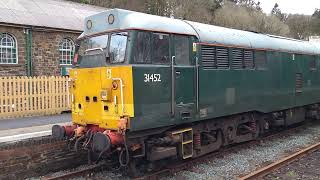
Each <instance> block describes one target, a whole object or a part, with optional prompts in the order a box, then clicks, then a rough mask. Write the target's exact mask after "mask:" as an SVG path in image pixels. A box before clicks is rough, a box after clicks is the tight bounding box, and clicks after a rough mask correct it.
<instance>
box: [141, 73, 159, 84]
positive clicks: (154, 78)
mask: <svg viewBox="0 0 320 180" xmlns="http://www.w3.org/2000/svg"><path fill="white" fill-rule="evenodd" d="M144 82H161V74H144Z"/></svg>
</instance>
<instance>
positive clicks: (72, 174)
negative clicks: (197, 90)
mask: <svg viewBox="0 0 320 180" xmlns="http://www.w3.org/2000/svg"><path fill="white" fill-rule="evenodd" d="M308 125H309V124H308V123H307V124H303V125H301V126H297V127H293V128H289V129H286V130H283V131H280V132H277V133H275V134H270V135H267V136H264V137H262V138H259V139H257V140H254V141H249V142H244V143H240V144H236V145H232V146H227V147H223V148H222V149H220V150H219V151H216V152H212V153H209V154H207V155H204V156H201V157H199V158H197V159H190V160H186V161H183V162H177V163H176V164H172V165H170V166H168V167H166V168H164V169H161V170H159V171H156V172H152V173H149V174H146V175H144V176H142V177H139V178H135V179H136V180H155V179H158V178H159V177H162V176H164V175H172V174H174V173H177V172H179V171H182V170H185V169H188V168H189V167H191V166H193V165H194V164H197V163H203V162H207V161H208V159H210V158H213V157H215V156H219V155H221V154H223V153H228V152H233V151H236V150H237V149H241V148H245V147H248V146H250V145H255V144H258V143H260V141H262V140H268V139H273V138H279V137H281V136H285V135H286V134H289V133H290V132H294V131H297V130H300V129H303V128H304V127H306V126H308ZM314 148H320V143H319V145H317V147H314ZM314 150H316V149H314ZM314 150H309V152H313V151H314ZM284 164H285V163H284ZM270 166H271V165H270ZM102 170H106V166H105V164H99V165H91V166H88V167H85V168H83V169H80V170H74V171H73V170H71V171H69V172H66V173H62V174H61V175H58V176H52V177H50V176H45V177H43V178H41V179H45V180H57V179H70V178H76V177H90V175H91V174H92V173H94V172H100V171H102ZM265 172H267V171H265ZM250 175H251V174H250ZM252 175H253V174H252ZM245 177H247V176H245ZM245 177H243V178H245ZM255 177H257V176H255ZM255 177H252V178H250V177H249V175H248V178H247V179H255ZM241 180H242V179H241ZM243 180H244V179H243Z"/></svg>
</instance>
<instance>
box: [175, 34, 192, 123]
mask: <svg viewBox="0 0 320 180" xmlns="http://www.w3.org/2000/svg"><path fill="white" fill-rule="evenodd" d="M172 37H173V38H172V39H171V40H172V44H173V46H172V50H173V51H172V52H173V53H172V54H173V56H172V61H171V73H172V74H171V76H172V109H171V111H172V115H173V116H174V118H175V119H176V120H179V121H188V120H192V119H193V117H194V116H195V109H196V105H195V90H194V89H195V88H194V87H195V82H194V77H195V74H194V73H195V66H194V65H193V63H192V62H191V59H192V53H191V37H188V36H183V35H173V36H172Z"/></svg>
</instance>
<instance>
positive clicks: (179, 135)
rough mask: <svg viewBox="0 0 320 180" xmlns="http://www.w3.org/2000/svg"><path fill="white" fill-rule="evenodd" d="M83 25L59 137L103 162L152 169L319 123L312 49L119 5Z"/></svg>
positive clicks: (319, 76)
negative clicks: (68, 119)
mask: <svg viewBox="0 0 320 180" xmlns="http://www.w3.org/2000/svg"><path fill="white" fill-rule="evenodd" d="M84 29H85V30H84V33H83V34H82V35H81V36H80V37H79V42H80V43H79V44H80V47H79V48H78V52H77V54H76V58H75V67H74V69H73V70H71V72H70V83H69V84H70V93H71V102H72V122H73V125H72V126H64V127H61V126H57V125H56V126H54V127H53V136H55V137H58V138H68V139H72V141H70V143H74V144H75V145H74V147H75V148H79V147H84V148H85V149H89V150H90V152H91V153H92V154H98V155H99V156H98V157H99V158H110V159H113V160H114V159H116V161H119V164H120V165H122V166H127V165H130V167H134V165H135V164H137V163H139V164H145V165H147V166H148V168H150V167H153V166H154V164H157V162H161V161H163V160H166V161H170V160H176V159H188V158H196V157H198V156H201V155H204V154H206V153H209V152H212V151H214V150H217V149H219V148H220V147H221V146H225V145H229V144H233V143H239V142H244V141H249V140H252V139H255V138H257V137H258V136H259V135H261V134H263V133H265V132H266V131H268V130H269V129H272V128H274V127H279V126H283V127H285V126H288V125H291V124H294V123H298V122H301V121H304V120H305V119H306V118H314V119H319V118H320V116H319V115H320V111H319V110H320V108H319V104H318V103H319V102H320V71H319V60H320V59H319V58H320V47H319V46H316V45H315V44H312V43H309V42H305V41H299V40H295V39H288V38H284V37H277V36H272V35H265V34H259V33H255V32H247V31H240V30H235V29H228V28H223V27H217V26H212V25H206V24H201V23H196V22H190V21H185V20H179V19H172V18H166V17H159V16H154V15H148V14H143V13H138V12H132V11H127V10H121V9H112V10H108V11H106V12H103V13H100V14H97V15H94V16H90V17H88V18H86V20H85V28H84ZM91 153H90V154H91ZM115 157H116V158H115Z"/></svg>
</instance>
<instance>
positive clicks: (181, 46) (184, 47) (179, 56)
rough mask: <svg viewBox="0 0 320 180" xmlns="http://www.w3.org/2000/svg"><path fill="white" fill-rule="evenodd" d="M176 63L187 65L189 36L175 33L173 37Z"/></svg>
mask: <svg viewBox="0 0 320 180" xmlns="http://www.w3.org/2000/svg"><path fill="white" fill-rule="evenodd" d="M174 46H175V56H176V64H178V65H189V64H190V59H189V46H190V43H189V38H188V37H187V36H179V35H176V36H175V38H174Z"/></svg>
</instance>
